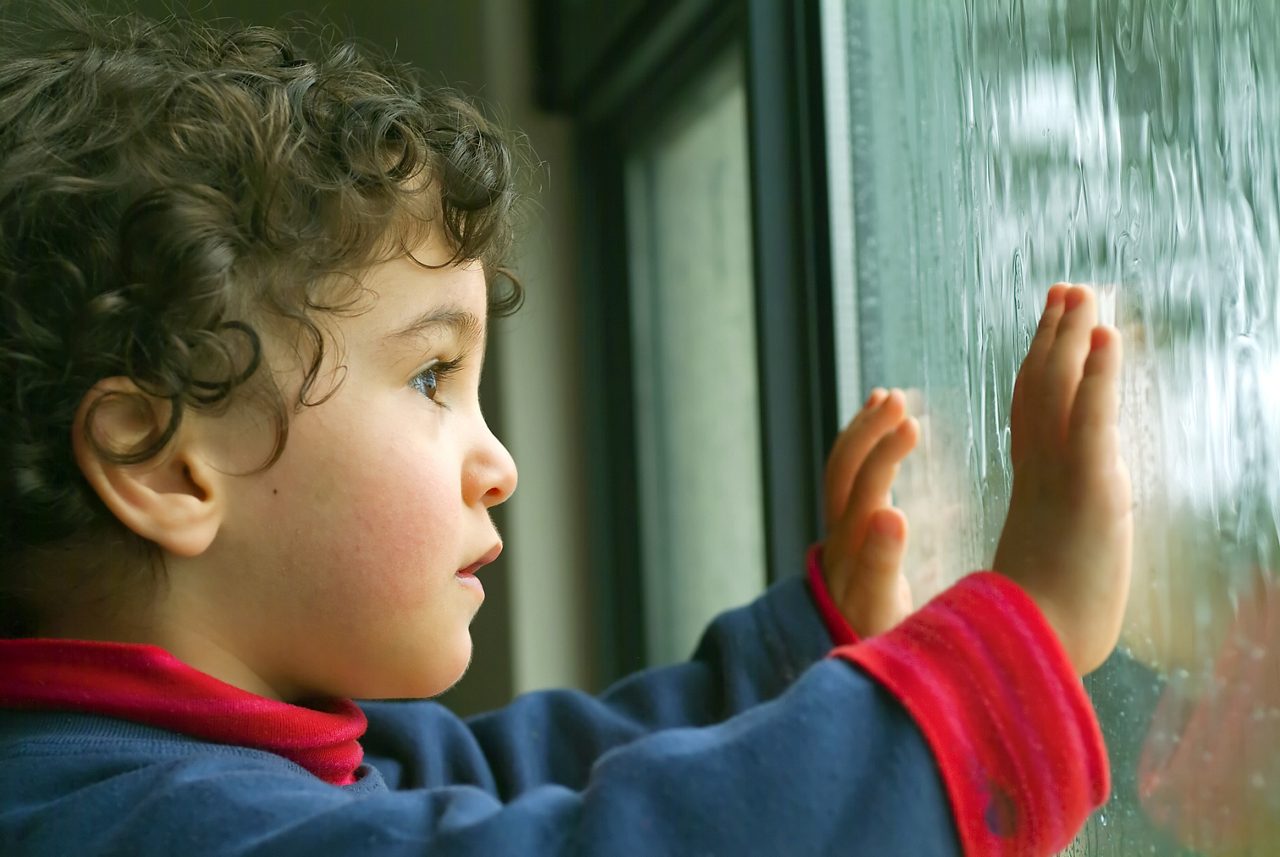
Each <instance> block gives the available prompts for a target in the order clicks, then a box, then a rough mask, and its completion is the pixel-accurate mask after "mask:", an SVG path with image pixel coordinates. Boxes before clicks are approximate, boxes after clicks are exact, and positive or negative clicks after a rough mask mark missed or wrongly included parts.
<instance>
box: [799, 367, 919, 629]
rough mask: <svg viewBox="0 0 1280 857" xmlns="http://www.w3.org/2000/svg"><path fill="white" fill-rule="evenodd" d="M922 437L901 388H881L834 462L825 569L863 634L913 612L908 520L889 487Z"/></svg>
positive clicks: (830, 464)
mask: <svg viewBox="0 0 1280 857" xmlns="http://www.w3.org/2000/svg"><path fill="white" fill-rule="evenodd" d="M918 436H919V426H918V425H917V423H916V421H915V420H914V419H912V418H911V417H908V416H907V408H906V397H905V396H904V395H903V394H902V391H900V390H890V391H885V390H881V389H876V390H874V391H872V393H871V396H870V398H868V399H867V402H866V404H865V405H864V406H863V408H862V410H861V411H860V412H859V413H858V414H857V416H855V417H854V418H853V420H852V421H851V422H850V423H849V425H848V426H847V427H845V429H844V431H843V432H841V433H840V436H839V437H838V438H837V439H836V443H835V446H834V447H833V448H832V450H831V456H830V458H828V460H827V469H826V480H825V481H826V485H825V494H826V497H825V501H826V502H825V509H826V521H827V528H828V534H827V539H826V543H825V545H824V547H823V571H824V574H825V577H826V581H827V588H828V589H829V590H830V591H831V597H832V600H833V601H834V602H835V604H836V606H837V607H838V608H839V609H840V612H841V613H842V614H843V615H844V618H845V620H846V621H847V622H848V623H849V625H850V627H851V628H853V630H854V631H856V632H857V633H858V635H859V636H861V637H869V636H873V635H875V634H880V633H883V632H884V631H887V630H889V629H890V628H892V627H893V626H894V625H896V624H897V623H898V622H900V621H902V619H904V618H905V617H906V616H907V614H909V613H910V612H911V606H912V602H911V588H910V586H909V585H908V584H907V579H906V578H905V577H904V576H903V575H902V558H903V555H904V554H905V553H906V550H907V519H906V516H905V515H903V513H902V511H901V510H900V509H896V508H894V507H893V505H892V501H891V499H890V496H889V489H890V488H891V487H892V485H893V480H894V477H895V476H896V475H897V473H898V465H899V464H900V463H901V462H902V460H903V459H904V458H905V457H906V456H907V455H908V454H909V453H910V452H911V450H913V449H914V448H915V445H916V440H917V438H918Z"/></svg>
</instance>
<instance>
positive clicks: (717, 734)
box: [0, 574, 1108, 857]
mask: <svg viewBox="0 0 1280 857" xmlns="http://www.w3.org/2000/svg"><path fill="white" fill-rule="evenodd" d="M828 628H829V625H824V621H823V616H822V615H821V614H820V612H819V610H818V609H815V606H814V600H813V598H812V597H811V594H810V592H809V591H807V590H806V586H805V581H804V580H803V579H802V578H799V577H797V578H793V579H789V580H786V581H783V582H781V583H779V584H777V585H775V586H774V587H772V588H771V589H770V590H769V591H768V592H766V593H765V594H764V595H762V596H761V597H760V598H759V599H757V600H756V601H755V602H754V603H752V604H750V605H748V606H747V607H744V608H741V609H738V610H734V611H731V612H728V613H726V614H724V615H722V616H720V617H719V618H717V619H716V620H715V621H714V622H713V623H712V625H711V626H710V627H709V629H708V630H707V631H706V633H705V635H704V637H703V639H702V641H701V643H700V644H699V646H698V649H697V651H696V653H695V654H694V656H693V658H692V659H691V660H689V661H688V662H686V663H682V664H679V665H676V666H671V667H665V668H660V669H652V670H648V671H645V672H641V673H638V674H636V675H634V676H631V677H630V678H628V679H626V680H624V681H622V682H621V683H619V684H617V685H616V686H614V687H613V688H611V689H609V690H608V691H607V692H605V693H604V694H602V695H601V696H599V697H592V696H590V695H586V694H583V693H579V692H574V691H547V692H539V693H532V694H528V695H526V696H523V697H520V698H518V699H517V700H515V701H514V702H513V703H512V704H511V705H510V706H508V707H506V708H505V709H502V710H499V711H497V712H494V713H490V714H485V715H482V716H479V717H476V718H474V719H471V720H467V721H464V720H461V719H459V718H457V717H456V716H454V715H453V714H451V713H450V712H449V711H448V710H447V709H445V708H443V707H442V706H440V705H437V704H434V703H431V702H427V701H413V702H366V703H361V704H360V709H361V710H362V711H363V713H364V715H365V717H367V729H366V730H365V731H364V734H363V735H362V736H361V737H360V746H361V747H362V749H363V760H362V761H361V762H360V764H359V766H358V767H355V768H354V769H353V770H352V771H351V772H350V774H351V776H350V777H349V778H348V779H351V780H354V782H351V783H350V784H349V785H335V784H333V782H330V781H326V779H325V778H323V777H322V776H321V775H320V774H319V772H318V770H317V769H316V768H315V767H314V766H312V767H311V768H310V769H309V767H308V764H309V763H308V762H307V761H306V759H307V758H308V756H307V755H306V753H305V748H303V750H302V751H298V752H294V751H295V750H296V749H297V748H291V749H288V750H283V751H282V750H280V749H279V746H277V745H275V744H272V745H270V746H272V747H273V748H274V750H269V749H262V748H261V747H255V746H252V745H251V744H249V743H248V742H240V743H237V742H236V741H234V740H228V739H227V738H226V736H225V735H222V737H221V739H220V740H210V739H209V738H208V737H196V736H193V735H191V734H184V733H183V732H182V731H177V730H175V729H166V728H160V727H157V726H155V725H147V722H146V721H147V719H148V718H147V717H146V716H143V715H141V714H140V715H137V716H133V715H126V716H121V712H120V710H117V709H111V710H112V711H114V712H115V714H114V715H113V716H107V715H104V714H103V713H101V711H100V710H99V711H95V710H94V709H95V705H96V703H93V702H86V703H85V704H82V705H78V704H68V703H66V702H63V703H60V704H58V705H53V704H51V703H49V702H48V699H49V698H50V694H49V691H50V685H51V684H56V681H53V680H44V679H41V678H40V676H42V675H45V676H47V675H51V674H52V673H50V672H49V671H48V670H47V668H45V671H44V672H41V671H40V670H41V669H42V668H37V667H36V666H34V664H35V663H36V661H33V660H30V656H29V655H26V654H22V651H24V650H23V649H22V648H21V647H20V646H17V645H13V646H9V647H8V649H6V646H7V644H10V643H14V644H16V643H21V642H27V643H30V642H31V641H0V676H3V675H4V673H6V672H7V673H8V674H9V677H8V678H7V679H5V678H0V686H3V689H0V854H5V855H54V854H57V855H61V854H77V855H99V854H102V855H106V854H130V855H175V854H182V855H205V854H209V855H213V854H217V855H232V854H235V855H242V854H243V855H247V854H272V855H291V854H297V855H307V857H314V855H317V854H363V853H370V854H386V855H400V854H404V855H409V854H415V855H420V854H432V855H447V854H460V855H463V854H465V855H507V854H510V855H528V857H534V856H535V855H568V854H619V855H621V854H643V855H662V854H681V855H695V854H699V855H700V854H707V855H712V854H726V855H729V854H733V855H739V854H788V855H790V854H797V855H798V854H806V855H808V854H815V855H816V854H837V853H838V854H868V855H899V854H901V855H951V854H961V853H967V854H1001V853H1003V854H1019V855H1022V854H1040V853H1045V854H1048V853H1054V852H1055V851H1056V850H1057V849H1059V848H1061V847H1063V846H1065V844H1066V843H1067V841H1069V839H1070V837H1071V836H1072V835H1073V834H1074V833H1075V831H1076V830H1077V829H1078V828H1079V826H1080V825H1081V824H1082V823H1083V821H1084V819H1085V817H1086V815H1087V813H1088V812H1089V811H1090V810H1091V809H1092V808H1093V807H1094V806H1096V805H1097V804H1098V803H1100V802H1101V801H1102V800H1103V799H1104V798H1105V796H1106V793H1107V788H1108V785H1107V777H1108V773H1107V767H1106V760H1105V752H1104V750H1103V747H1102V744H1101V739H1100V736H1099V735H1098V733H1097V723H1096V721H1095V720H1094V717H1093V714H1092V711H1091V709H1089V707H1088V703H1087V701H1085V698H1084V696H1083V692H1082V689H1081V687H1080V683H1079V680H1078V679H1077V678H1076V677H1075V676H1074V674H1072V673H1071V671H1070V669H1069V666H1068V665H1067V664H1066V659H1065V655H1064V654H1063V653H1062V652H1061V650H1060V648H1059V647H1058V644H1057V641H1056V640H1055V639H1054V638H1053V636H1052V633H1051V632H1050V631H1049V630H1048V627H1047V625H1046V624H1045V623H1044V621H1043V618H1042V617H1041V616H1040V614H1039V613H1038V611H1036V610H1035V608H1034V605H1032V604H1031V602H1030V599H1028V598H1026V596H1025V594H1023V593H1022V592H1021V590H1019V589H1017V587H1016V586H1013V585H1012V584H1011V583H1008V582H1007V581H1003V579H999V578H997V577H996V576H995V575H989V574H987V575H975V576H971V577H970V578H966V579H965V581H962V582H961V584H959V585H958V586H957V587H955V588H953V590H950V591H949V592H948V593H945V594H944V595H943V596H940V597H939V599H937V600H935V601H934V602H933V603H931V604H930V605H928V606H926V607H925V608H923V609H922V610H921V611H919V612H918V613H917V614H916V615H915V616H913V617H912V618H911V619H909V620H908V621H907V622H904V623H903V624H902V625H901V626H899V628H898V629H895V630H894V631H892V632H890V633H889V634H885V635H882V636H880V637H877V638H874V639H873V640H868V641H864V642H860V643H857V644H854V645H845V646H841V647H838V648H837V649H836V650H835V651H834V653H833V652H832V635H831V632H830V631H829V630H828ZM31 650H32V647H31V646H28V647H27V648H26V650H25V651H27V652H30V651H31ZM828 654H834V655H835V657H826V656H827V655H828ZM24 658H26V659H27V660H24ZM183 668H184V669H187V670H190V668H185V667H183ZM190 671H191V672H193V673H194V672H195V671H194V670H190ZM24 676H25V677H26V678H25V679H24V678H23V677H24ZM206 678H207V677H206ZM143 680H144V681H145V680H146V679H145V677H144V678H143ZM24 681H25V682H26V684H25V685H24V684H23V682H24ZM209 681H212V679H209ZM23 688H25V689H23ZM53 689H54V690H56V691H58V693H57V694H54V696H57V698H59V699H63V700H65V699H66V698H67V696H66V694H65V693H63V691H65V690H66V688H56V687H55V688H53ZM167 692H168V691H163V690H158V691H157V693H158V694H159V695H164V694H165V693H167ZM229 692H230V691H229ZM235 692H236V693H241V694H242V695H243V696H246V697H247V696H249V695H248V694H243V692H239V691H235ZM42 694H43V695H42ZM979 697H980V698H979ZM41 700H44V701H43V702H42V701H41ZM254 700H255V704H258V705H259V708H261V709H262V710H268V709H269V707H270V706H273V705H274V706H285V704H284V703H271V702H268V701H263V700H260V699H259V698H254ZM99 707H101V706H99ZM285 707H288V708H294V706H285ZM246 716H256V715H246ZM139 721H142V722H139ZM271 722H273V723H274V722H276V721H271ZM284 722H285V723H286V724H287V720H286V721H284ZM224 728H226V729H230V730H231V732H232V734H234V732H235V729H236V725H235V724H234V723H231V724H210V729H215V730H216V729H224ZM207 734H215V733H214V732H208V733H207ZM216 734H219V735H221V733H216ZM282 740H283V741H284V744H281V745H280V746H285V745H287V744H288V736H284V738H283V739H282ZM299 753H301V755H299ZM287 756H292V757H293V760H291V758H288V757H287ZM297 759H302V760H303V761H302V763H300V762H299V761H297ZM329 779H330V780H332V779H333V778H332V777H330V778H329Z"/></svg>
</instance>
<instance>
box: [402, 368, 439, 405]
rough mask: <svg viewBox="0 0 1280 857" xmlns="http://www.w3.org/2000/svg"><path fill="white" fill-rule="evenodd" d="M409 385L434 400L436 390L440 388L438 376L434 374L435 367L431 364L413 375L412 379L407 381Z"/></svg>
mask: <svg viewBox="0 0 1280 857" xmlns="http://www.w3.org/2000/svg"><path fill="white" fill-rule="evenodd" d="M409 386H410V387H413V389H415V390H417V391H418V392H419V393H421V394H422V395H424V396H426V397H427V398H428V399H431V400H432V401H435V398H436V391H437V390H439V389H440V376H439V375H438V374H436V367H434V366H431V367H429V368H427V369H423V370H422V371H421V372H419V373H418V374H417V375H414V376H413V380H412V381H410V382H409Z"/></svg>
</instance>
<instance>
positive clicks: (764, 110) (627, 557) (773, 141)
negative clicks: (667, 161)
mask: <svg viewBox="0 0 1280 857" xmlns="http://www.w3.org/2000/svg"><path fill="white" fill-rule="evenodd" d="M585 8H588V7H585V6H583V5H582V0H576V2H575V0H541V2H540V3H539V6H538V58H539V66H540V71H541V74H540V78H539V82H538V83H539V93H540V97H541V99H542V101H543V104H544V106H546V107H548V108H550V109H552V110H555V111H558V112H563V113H567V114H568V115H569V116H570V117H571V119H572V121H573V124H574V141H575V152H576V157H577V166H576V173H577V180H578V187H579V188H580V195H579V200H578V222H579V227H580V228H579V231H578V234H579V236H580V247H581V254H582V256H581V266H582V267H581V270H582V280H581V281H582V283H583V287H582V301H581V311H582V314H583V327H582V329H583V331H584V337H585V340H584V343H583V345H584V354H585V357H586V360H585V367H584V384H585V396H586V402H585V413H584V415H585V417H586V419H587V420H588V421H589V422H588V430H587V436H588V439H589V440H588V448H587V449H586V450H585V454H586V460H587V467H588V473H589V487H588V492H589V496H588V503H589V507H588V508H589V510H590V512H589V513H590V514H591V516H592V517H591V520H590V521H589V527H588V530H589V533H590V543H589V545H588V556H589V561H590V564H591V567H592V568H595V569H600V571H599V572H598V573H595V574H594V575H593V577H592V580H593V584H592V585H593V592H592V598H591V604H592V605H593V608H594V617H593V623H594V631H595V633H594V634H593V639H594V640H595V641H596V644H597V645H598V646H599V649H598V651H597V652H596V653H595V654H596V658H595V660H596V663H597V671H596V675H595V677H594V678H595V682H594V683H595V684H597V685H603V684H605V683H607V682H608V681H610V680H612V679H614V678H617V677H619V676H621V675H624V674H626V673H627V672H630V671H632V670H634V669H636V668H638V667H641V666H643V665H644V651H645V646H644V642H645V641H644V629H645V622H644V603H643V602H644V599H643V589H644V587H643V579H642V577H641V575H642V573H643V557H642V556H641V538H640V533H639V524H638V521H639V518H638V516H639V514H640V504H639V497H638V491H637V486H638V481H637V480H638V478H639V476H640V474H639V473H638V472H637V469H636V454H635V451H636V438H635V427H634V424H633V411H634V389H633V384H632V378H633V372H634V370H635V368H636V367H634V366H633V365H632V357H631V354H632V349H631V317H630V288H629V270H628V260H627V258H626V252H625V248H626V246H627V224H626V214H625V212H626V199H625V192H624V175H623V156H624V153H625V149H626V147H625V145H623V143H624V141H626V140H628V139H630V138H632V137H633V136H634V135H635V134H636V133H637V132H639V131H641V130H643V129H646V128H648V127H652V126H653V125H654V124H656V123H657V122H658V120H659V118H660V117H661V116H663V111H664V107H666V106H667V105H669V104H670V103H671V102H672V101H673V100H674V99H675V98H676V97H677V94H678V93H679V92H681V90H682V89H683V88H684V87H686V86H688V85H690V84H691V83H693V82H694V81H696V80H697V78H698V76H699V74H700V73H702V72H704V71H706V70H707V69H708V68H709V67H710V65H711V64H712V63H714V62H716V61H717V60H718V59H720V58H722V57H723V56H724V53H725V52H726V51H728V50H732V49H735V46H736V49H737V50H739V51H740V52H741V56H742V61H743V64H744V72H745V80H746V86H747V102H748V104H747V123H748V153H749V164H750V166H749V169H750V187H751V198H752V211H751V225H752V232H753V236H754V237H753V247H752V262H753V266H754V270H755V283H754V287H755V303H756V318H757V320H756V337H757V349H758V354H759V358H758V361H759V365H758V372H759V379H760V385H761V388H760V402H761V405H760V414H759V419H760V430H761V443H762V447H763V448H762V450H761V455H762V462H761V463H762V473H763V479H764V485H763V489H764V498H765V520H766V530H767V531H766V533H765V544H766V550H767V554H768V555H767V558H766V559H767V562H766V567H767V569H768V574H769V579H770V581H774V580H778V579H780V578H782V577H785V576H787V575H789V574H793V573H797V572H798V571H800V570H802V568H803V555H804V550H805V548H806V547H807V546H808V545H809V544H810V543H811V542H813V541H814V540H815V539H816V538H818V537H819V536H820V535H821V533H822V526H823V522H822V476H823V466H824V463H825V455H826V450H827V449H828V448H829V446H830V443H831V441H832V440H833V438H834V435H835V430H836V418H837V417H836V380H835V365H834V325H833V323H832V292H831V263H830V246H829V231H828V230H829V224H828V218H827V189H826V188H827V184H826V182H827V175H826V138H825V129H824V124H823V122H824V117H823V100H822V57H821V54H820V46H821V38H820V37H821V33H820V15H819V4H817V3H778V2H776V0H733V2H713V0H647V2H645V0H628V2H625V3H623V4H621V6H619V7H617V11H616V16H618V17H614V18H609V13H608V12H607V11H602V10H604V9H606V7H604V6H602V5H600V4H593V5H592V6H591V8H590V13H589V14H575V12H581V11H582V9H585ZM606 21H607V23H603V22H606ZM592 34H599V35H598V36H597V37H593V35H592Z"/></svg>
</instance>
